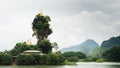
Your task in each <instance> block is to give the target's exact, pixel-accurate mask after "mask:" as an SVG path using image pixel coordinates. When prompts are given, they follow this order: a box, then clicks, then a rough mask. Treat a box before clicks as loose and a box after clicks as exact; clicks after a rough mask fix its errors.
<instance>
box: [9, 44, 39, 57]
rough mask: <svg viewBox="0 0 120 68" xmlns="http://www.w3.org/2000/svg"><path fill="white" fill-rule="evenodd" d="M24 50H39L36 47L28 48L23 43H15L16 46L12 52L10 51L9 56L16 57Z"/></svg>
mask: <svg viewBox="0 0 120 68" xmlns="http://www.w3.org/2000/svg"><path fill="white" fill-rule="evenodd" d="M26 50H39V48H38V46H36V45H32V46H29V45H28V44H26V43H25V42H24V43H17V44H16V46H15V47H14V48H13V49H12V50H10V54H11V55H12V56H17V55H19V54H21V53H22V52H23V51H26Z"/></svg>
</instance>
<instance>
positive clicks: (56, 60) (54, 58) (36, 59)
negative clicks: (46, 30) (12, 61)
mask: <svg viewBox="0 0 120 68" xmlns="http://www.w3.org/2000/svg"><path fill="white" fill-rule="evenodd" d="M64 61H65V58H64V57H63V56H62V55H56V54H45V55H35V54H34V55H18V57H17V64H18V65H33V64H37V65H45V64H47V65H53V64H54V65H60V64H63V63H64Z"/></svg>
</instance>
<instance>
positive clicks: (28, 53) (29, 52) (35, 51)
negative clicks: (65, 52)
mask: <svg viewBox="0 0 120 68" xmlns="http://www.w3.org/2000/svg"><path fill="white" fill-rule="evenodd" d="M31 54H37V55H43V53H42V52H41V51H38V50H26V51H24V52H23V53H22V55H31Z"/></svg>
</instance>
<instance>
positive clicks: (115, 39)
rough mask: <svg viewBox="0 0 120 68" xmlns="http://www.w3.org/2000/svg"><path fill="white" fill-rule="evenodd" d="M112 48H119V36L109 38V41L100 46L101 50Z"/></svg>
mask: <svg viewBox="0 0 120 68" xmlns="http://www.w3.org/2000/svg"><path fill="white" fill-rule="evenodd" d="M114 46H120V36H117V37H111V38H110V39H108V40H105V41H103V42H102V44H101V48H102V49H103V50H108V49H110V48H112V47H114Z"/></svg>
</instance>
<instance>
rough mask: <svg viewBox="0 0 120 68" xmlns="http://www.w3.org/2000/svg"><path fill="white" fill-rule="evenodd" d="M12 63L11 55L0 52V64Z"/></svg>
mask: <svg viewBox="0 0 120 68" xmlns="http://www.w3.org/2000/svg"><path fill="white" fill-rule="evenodd" d="M11 63H12V56H11V55H10V54H8V53H4V52H0V64H3V65H9V64H11Z"/></svg>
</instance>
